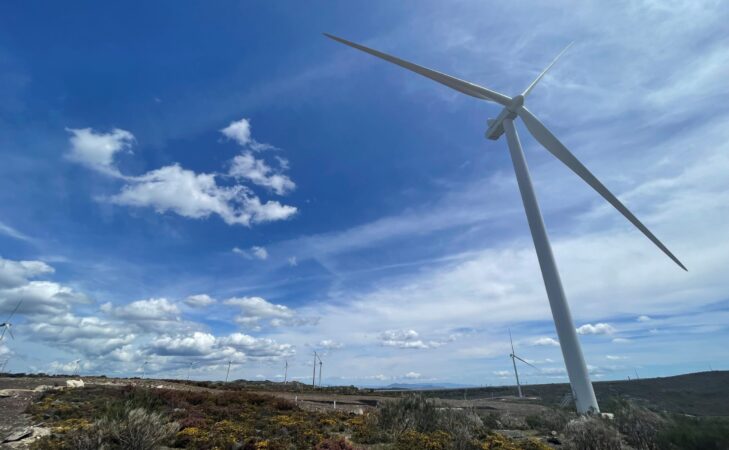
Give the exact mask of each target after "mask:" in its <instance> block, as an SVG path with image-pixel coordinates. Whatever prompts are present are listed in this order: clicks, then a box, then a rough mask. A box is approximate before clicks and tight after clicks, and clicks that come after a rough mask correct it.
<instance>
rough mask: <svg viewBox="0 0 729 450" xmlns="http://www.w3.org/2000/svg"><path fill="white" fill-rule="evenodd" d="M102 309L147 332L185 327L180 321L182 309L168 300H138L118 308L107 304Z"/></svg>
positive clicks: (111, 315)
mask: <svg viewBox="0 0 729 450" xmlns="http://www.w3.org/2000/svg"><path fill="white" fill-rule="evenodd" d="M100 309H101V311H102V312H104V313H106V314H108V315H109V316H110V317H114V318H116V319H120V320H123V321H125V322H127V323H129V324H133V325H136V326H138V327H139V328H141V329H143V330H146V331H154V330H162V329H169V328H170V327H176V326H183V325H184V324H183V322H182V321H181V320H180V313H181V311H180V308H179V307H178V306H177V305H176V304H174V303H172V302H170V301H169V300H167V299H166V298H150V299H147V300H137V301H134V302H131V303H127V304H126V305H121V306H116V307H115V306H113V305H112V304H111V303H105V304H103V305H101V307H100Z"/></svg>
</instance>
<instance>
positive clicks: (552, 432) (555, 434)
mask: <svg viewBox="0 0 729 450" xmlns="http://www.w3.org/2000/svg"><path fill="white" fill-rule="evenodd" d="M549 434H551V435H552V436H557V432H556V431H554V430H552V431H550V432H549Z"/></svg>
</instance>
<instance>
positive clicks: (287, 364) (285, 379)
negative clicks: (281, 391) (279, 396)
mask: <svg viewBox="0 0 729 450" xmlns="http://www.w3.org/2000/svg"><path fill="white" fill-rule="evenodd" d="M288 376H289V360H288V359H287V360H286V364H284V384H286V383H287V382H288Z"/></svg>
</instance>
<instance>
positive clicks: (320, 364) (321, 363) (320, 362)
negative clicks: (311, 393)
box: [316, 355, 324, 387]
mask: <svg viewBox="0 0 729 450" xmlns="http://www.w3.org/2000/svg"><path fill="white" fill-rule="evenodd" d="M316 357H317V358H319V387H321V366H322V365H323V364H324V363H323V362H322V360H321V356H319V355H316Z"/></svg>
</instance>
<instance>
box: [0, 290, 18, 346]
mask: <svg viewBox="0 0 729 450" xmlns="http://www.w3.org/2000/svg"><path fill="white" fill-rule="evenodd" d="M21 303H23V299H22V298H21V299H20V301H19V302H18V304H17V305H15V308H14V309H13V311H12V312H11V313H10V315H9V316H8V318H7V319H5V322H3V323H0V328H2V329H3V331H2V333H0V341H2V340H3V338H4V337H5V332H7V333H8V334H9V335H10V337H11V338H13V340H15V336H13V330H11V328H12V326H13V324H12V323H10V319H12V318H13V316H14V315H15V313H16V312H17V311H18V308H20V304H21Z"/></svg>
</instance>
